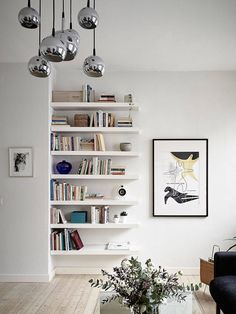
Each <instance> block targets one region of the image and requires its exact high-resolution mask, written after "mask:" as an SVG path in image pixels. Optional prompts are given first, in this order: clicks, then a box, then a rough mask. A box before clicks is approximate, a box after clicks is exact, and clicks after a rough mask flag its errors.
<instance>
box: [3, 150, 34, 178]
mask: <svg viewBox="0 0 236 314" xmlns="http://www.w3.org/2000/svg"><path fill="white" fill-rule="evenodd" d="M9 175H10V177H32V176H33V149H32V148H31V147H26V148H22V147H19V148H17V147H14V148H13V147H10V148H9Z"/></svg>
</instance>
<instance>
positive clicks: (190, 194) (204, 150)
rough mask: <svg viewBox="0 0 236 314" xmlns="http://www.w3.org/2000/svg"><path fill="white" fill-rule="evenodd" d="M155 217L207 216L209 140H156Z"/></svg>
mask: <svg viewBox="0 0 236 314" xmlns="http://www.w3.org/2000/svg"><path fill="white" fill-rule="evenodd" d="M153 216H154V217H207V216H208V139H205V138H204V139H153Z"/></svg>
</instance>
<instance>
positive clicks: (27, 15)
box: [18, 7, 40, 29]
mask: <svg viewBox="0 0 236 314" xmlns="http://www.w3.org/2000/svg"><path fill="white" fill-rule="evenodd" d="M18 20H19V22H20V24H21V26H23V27H25V28H30V29H34V28H37V27H38V26H39V23H40V17H39V14H38V12H37V11H36V10H35V9H33V8H31V7H25V8H23V9H21V10H20V12H19V14H18Z"/></svg>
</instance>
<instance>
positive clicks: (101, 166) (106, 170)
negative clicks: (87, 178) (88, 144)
mask: <svg viewBox="0 0 236 314" xmlns="http://www.w3.org/2000/svg"><path fill="white" fill-rule="evenodd" d="M78 174H81V175H85V174H87V175H109V174H111V159H104V160H100V159H98V157H93V159H90V160H88V159H83V160H82V161H81V163H80V165H79V169H78Z"/></svg>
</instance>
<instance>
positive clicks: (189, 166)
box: [171, 153, 199, 181]
mask: <svg viewBox="0 0 236 314" xmlns="http://www.w3.org/2000/svg"><path fill="white" fill-rule="evenodd" d="M171 155H172V156H173V157H174V159H175V160H176V161H177V162H178V165H179V167H182V168H183V172H182V173H181V175H182V177H183V178H185V177H187V176H190V177H192V178H193V179H194V180H196V181H198V179H197V177H196V175H195V173H194V170H193V166H194V165H195V163H196V162H197V161H198V159H199V157H197V158H196V159H193V154H190V156H189V157H188V159H180V158H178V157H176V156H175V155H174V154H172V153H171Z"/></svg>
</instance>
